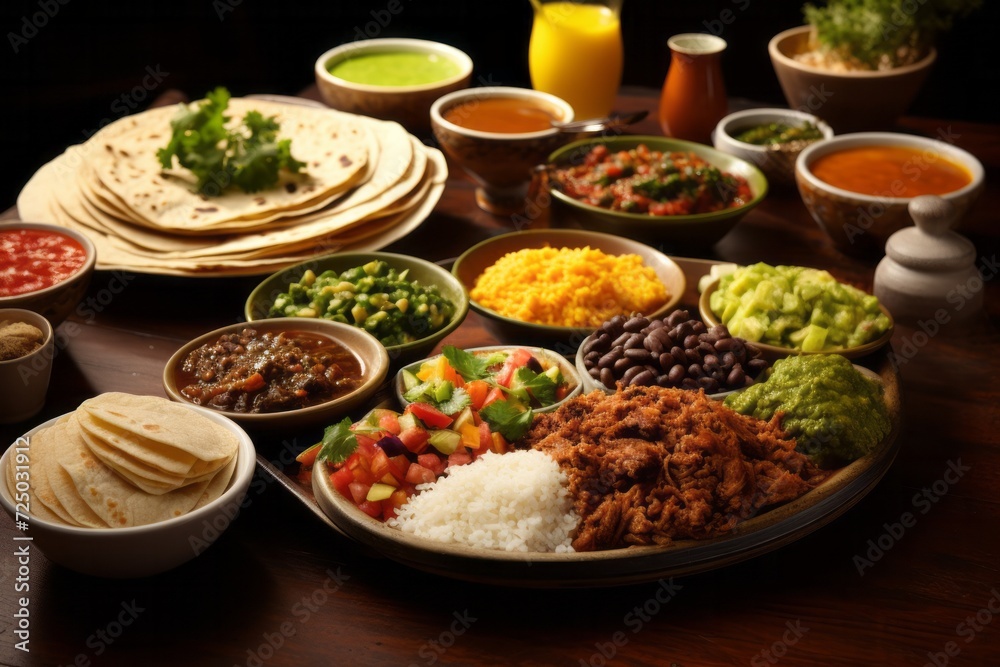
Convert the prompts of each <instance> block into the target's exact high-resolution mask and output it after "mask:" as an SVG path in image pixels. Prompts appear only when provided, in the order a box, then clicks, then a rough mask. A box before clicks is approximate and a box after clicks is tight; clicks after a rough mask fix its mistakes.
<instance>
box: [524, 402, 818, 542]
mask: <svg viewBox="0 0 1000 667" xmlns="http://www.w3.org/2000/svg"><path fill="white" fill-rule="evenodd" d="M778 419H779V416H777V415H776V416H775V418H774V419H772V420H771V421H769V422H764V421H761V420H759V419H754V418H752V417H745V416H743V415H741V414H739V413H736V412H734V411H732V410H730V409H729V408H726V407H725V406H723V405H722V404H721V403H719V402H717V401H713V400H710V399H709V398H707V397H706V396H705V394H704V393H703V392H693V391H686V390H680V389H663V388H661V387H655V386H653V387H636V386H631V387H627V388H625V389H622V390H620V391H619V392H617V393H615V394H612V395H605V394H604V393H602V392H593V393H591V394H587V395H583V396H578V397H577V398H575V399H572V400H571V401H568V402H567V403H566V404H564V405H563V406H562V407H560V408H559V409H558V410H556V411H555V412H550V413H547V414H543V415H540V416H539V417H538V418H536V419H535V423H534V424H533V426H532V428H531V430H530V431H529V432H528V434H527V435H526V436H525V437H524V438H523V439H522V440H521V441H520V442H519V443H518V446H521V447H530V448H533V449H538V450H541V451H544V452H546V453H547V454H549V456H551V457H552V458H554V459H555V460H556V462H557V463H559V466H560V467H561V468H562V469H563V471H564V472H565V473H566V475H567V477H568V478H569V491H570V494H571V496H572V497H573V498H574V502H575V508H576V511H577V512H578V513H579V514H580V517H581V519H580V526H579V528H578V532H577V536H576V538H575V539H574V542H573V548H574V549H576V550H577V551H591V550H598V549H616V548H620V547H625V546H630V545H649V544H658V545H669V544H670V543H671V542H672V541H673V540H678V539H704V538H708V537H713V536H716V535H719V534H722V533H725V532H727V531H730V530H732V529H733V527H734V526H736V524H738V523H739V522H741V521H744V520H746V519H748V518H750V517H752V516H753V515H755V514H756V513H757V512H758V511H760V510H761V509H762V508H764V507H768V506H772V505H777V504H780V503H784V502H788V501H790V500H793V499H795V498H798V497H799V496H801V495H802V494H804V493H805V492H806V491H809V490H810V489H812V488H814V487H815V486H816V485H817V484H819V483H820V482H821V481H822V480H823V479H824V478H825V476H826V473H824V472H823V471H821V470H820V469H819V468H817V467H816V466H815V465H813V464H812V462H810V461H809V459H808V458H807V457H806V456H804V455H803V454H800V453H799V452H796V451H795V441H794V440H793V439H791V438H789V437H788V436H787V434H785V433H784V432H783V431H782V430H781V427H780V425H779V422H778Z"/></svg>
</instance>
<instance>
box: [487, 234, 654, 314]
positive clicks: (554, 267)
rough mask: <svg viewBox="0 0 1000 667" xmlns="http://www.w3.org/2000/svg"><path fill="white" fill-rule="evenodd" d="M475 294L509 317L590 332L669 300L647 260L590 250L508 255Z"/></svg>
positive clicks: (492, 268)
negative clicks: (647, 264) (610, 321)
mask: <svg viewBox="0 0 1000 667" xmlns="http://www.w3.org/2000/svg"><path fill="white" fill-rule="evenodd" d="M470 296H471V297H472V298H473V299H474V300H476V301H477V302H478V303H479V304H480V305H482V306H484V307H486V308H490V309H492V310H495V311H496V312H498V313H500V314H501V315H504V316H505V317H512V318H514V319H518V320H522V321H524V322H533V323H535V324H546V325H554V326H566V327H588V328H590V327H597V326H600V325H601V323H602V322H604V321H605V320H608V319H610V318H612V317H614V316H615V315H618V314H625V315H628V314H631V313H645V314H648V313H651V312H653V311H654V310H656V309H657V308H659V307H660V306H662V305H663V304H664V303H665V302H666V300H667V298H668V295H667V289H666V287H664V285H663V283H661V282H660V280H659V279H658V278H657V276H656V272H655V271H653V269H652V268H650V267H648V266H645V265H644V264H643V263H642V257H640V256H639V255H634V254H633V255H607V254H605V253H604V252H602V251H600V250H598V249H596V248H591V247H590V246H587V247H584V248H559V249H558V250H557V249H556V248H552V247H545V248H528V249H525V250H518V251H517V252H510V253H507V254H506V255H504V256H503V257H501V258H500V259H499V260H497V262H496V263H495V264H493V265H492V266H490V267H489V268H487V269H486V270H485V271H483V274H482V275H481V276H479V278H477V279H476V284H475V286H474V287H473V288H472V291H471V292H470Z"/></svg>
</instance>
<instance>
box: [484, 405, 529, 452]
mask: <svg viewBox="0 0 1000 667" xmlns="http://www.w3.org/2000/svg"><path fill="white" fill-rule="evenodd" d="M479 414H480V416H482V418H483V419H485V420H486V421H487V423H489V425H490V428H491V429H492V430H494V431H496V432H498V433H500V435H502V436H503V437H504V438H506V439H507V440H508V441H511V442H513V441H514V440H517V439H519V438H520V437H521V436H523V435H524V434H525V433H527V432H528V429H529V428H531V422H532V420H533V419H534V417H535V415H534V413H533V412H532V410H531V408H528V409H527V410H524V411H521V410H518V409H517V408H516V407H515V406H514V405H512V404H511V403H510V402H509V401H493V402H492V403H490V404H489V405H487V406H486V407H485V408H483V409H482V410H480V411H479Z"/></svg>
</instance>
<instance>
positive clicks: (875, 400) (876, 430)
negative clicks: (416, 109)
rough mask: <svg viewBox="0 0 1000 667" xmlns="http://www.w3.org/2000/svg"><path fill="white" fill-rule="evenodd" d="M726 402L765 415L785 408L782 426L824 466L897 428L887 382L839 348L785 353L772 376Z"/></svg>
mask: <svg viewBox="0 0 1000 667" xmlns="http://www.w3.org/2000/svg"><path fill="white" fill-rule="evenodd" d="M725 404H726V405H727V406H728V407H730V408H732V409H733V410H736V411H737V412H739V413H742V414H744V415H751V416H753V417H757V418H758V419H765V420H769V419H771V417H773V416H774V414H775V413H776V412H783V413H784V417H783V418H782V421H781V424H782V427H783V428H784V429H785V431H787V432H788V434H789V435H791V436H793V437H795V439H796V441H797V443H798V444H797V446H796V449H797V450H798V451H800V452H802V453H803V454H805V455H807V456H808V457H809V458H811V459H812V460H813V461H814V462H815V463H816V464H817V465H819V466H820V467H823V468H832V467H839V466H841V465H844V464H846V463H849V462H851V461H854V460H855V459H858V458H860V457H862V456H864V455H865V454H867V453H868V452H870V451H872V450H873V449H874V448H875V446H876V445H877V444H878V443H879V442H880V441H881V440H882V439H883V438H885V437H886V436H887V435H889V431H890V430H891V424H890V421H889V411H888V408H887V407H886V405H885V401H884V400H883V399H882V385H881V384H880V383H879V382H877V381H875V380H871V379H868V378H866V377H865V376H864V375H862V374H861V373H860V372H858V370H857V369H856V368H854V366H853V365H852V364H851V362H850V361H848V360H847V359H846V358H844V357H842V356H840V355H839V354H816V355H802V356H794V357H787V358H785V359H779V360H778V361H776V362H775V363H774V366H773V367H772V370H771V375H770V377H768V379H767V380H766V381H764V382H760V383H757V384H753V385H750V386H749V387H747V388H746V389H744V390H743V391H741V392H738V393H736V394H731V395H730V396H728V397H727V398H726V401H725Z"/></svg>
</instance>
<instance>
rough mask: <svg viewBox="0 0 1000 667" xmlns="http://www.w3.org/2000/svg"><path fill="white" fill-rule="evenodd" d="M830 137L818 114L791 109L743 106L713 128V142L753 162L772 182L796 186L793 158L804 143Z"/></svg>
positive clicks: (800, 150) (725, 151)
mask: <svg viewBox="0 0 1000 667" xmlns="http://www.w3.org/2000/svg"><path fill="white" fill-rule="evenodd" d="M831 137H833V129H831V128H830V126H829V125H827V124H826V123H825V122H823V121H822V120H821V119H819V118H818V117H816V116H814V115H812V114H810V113H806V112H804V111H797V110H794V109H746V110H744V111H737V112H735V113H731V114H729V115H728V116H726V117H725V118H723V119H722V120H720V121H719V124H718V125H717V126H716V127H715V131H714V132H713V133H712V144H713V145H714V146H715V147H716V148H717V149H718V150H720V151H722V152H723V153H728V154H730V155H735V156H736V157H738V158H740V159H743V160H746V161H747V162H749V163H751V164H754V165H756V166H757V167H758V168H759V169H760V170H761V171H762V172H764V175H765V176H767V180H768V182H769V183H771V184H778V185H783V186H793V185H795V159H796V158H797V157H798V156H799V153H801V152H802V151H803V150H804V149H805V148H806V146H808V145H809V144H812V143H814V142H817V141H823V140H824V139H830V138H831Z"/></svg>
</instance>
